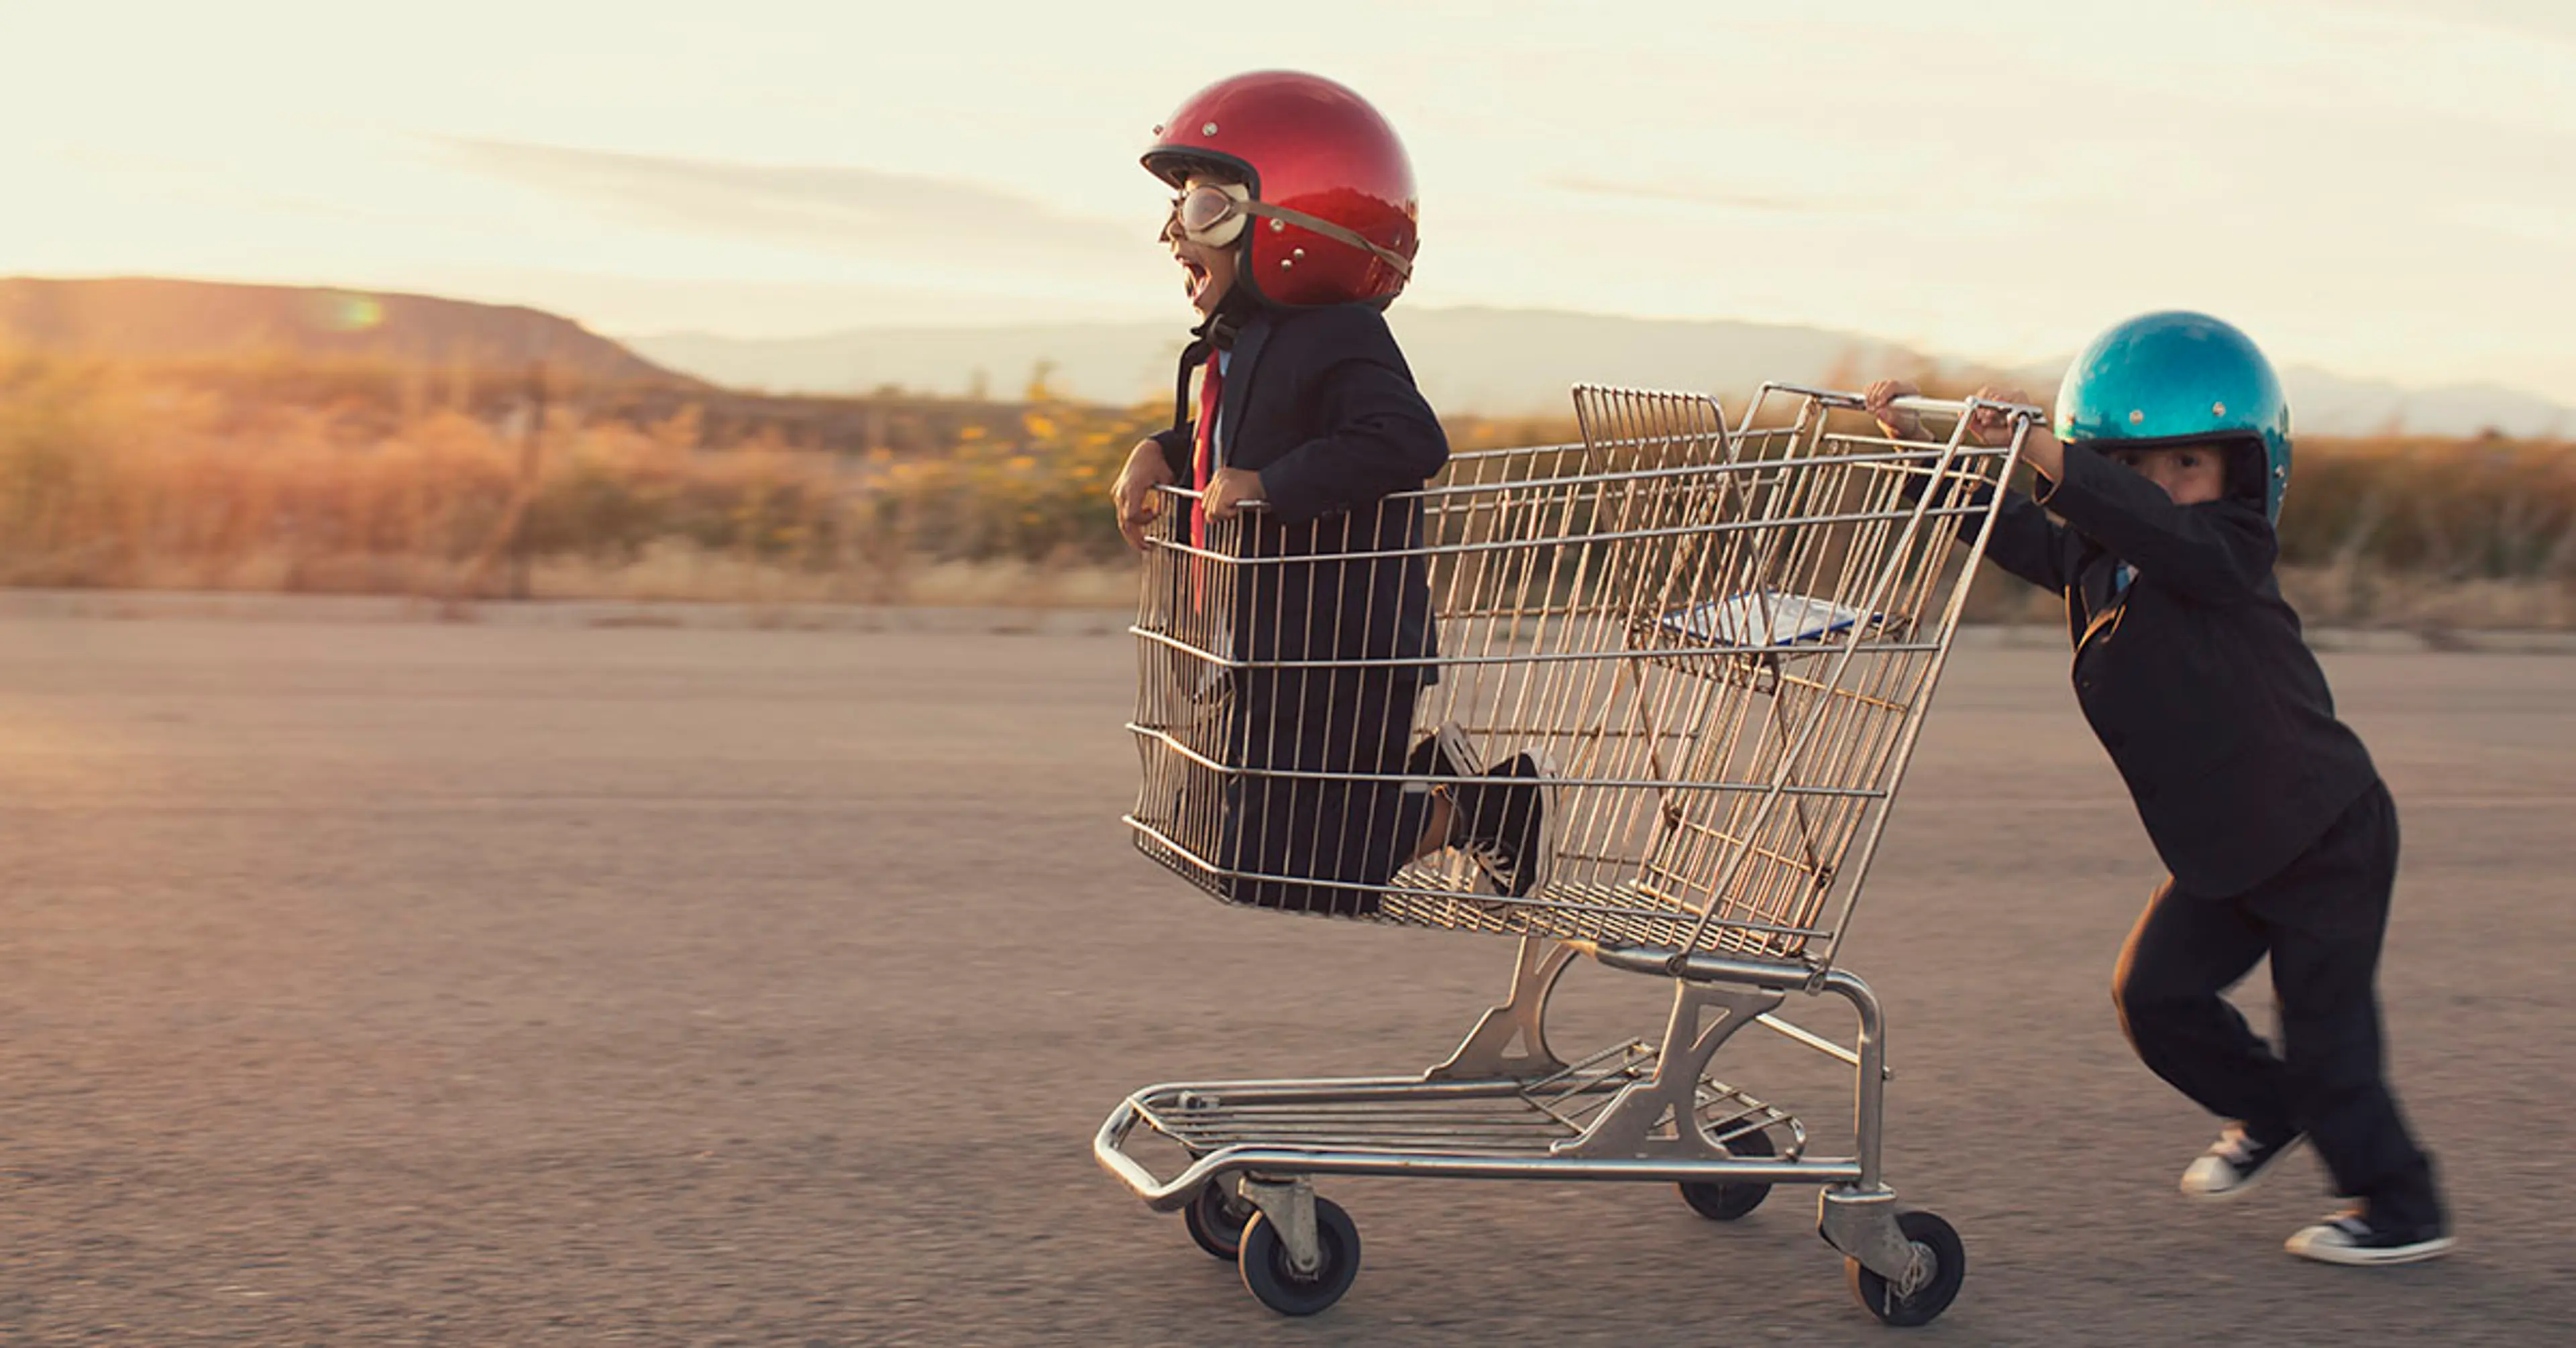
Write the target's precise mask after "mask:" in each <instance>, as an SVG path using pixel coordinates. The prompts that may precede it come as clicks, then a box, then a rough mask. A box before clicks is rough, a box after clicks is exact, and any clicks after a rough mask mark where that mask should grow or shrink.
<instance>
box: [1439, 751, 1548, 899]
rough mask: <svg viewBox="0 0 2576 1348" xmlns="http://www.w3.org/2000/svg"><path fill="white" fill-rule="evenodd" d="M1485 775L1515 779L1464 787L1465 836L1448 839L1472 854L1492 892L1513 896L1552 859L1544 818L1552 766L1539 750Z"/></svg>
mask: <svg viewBox="0 0 2576 1348" xmlns="http://www.w3.org/2000/svg"><path fill="white" fill-rule="evenodd" d="M1487 775H1488V776H1492V777H1506V778H1514V779H1517V780H1513V781H1508V782H1481V783H1476V784H1473V785H1471V786H1469V787H1467V788H1465V793H1466V798H1465V799H1464V800H1462V802H1461V813H1462V814H1463V815H1464V817H1465V819H1466V822H1467V836H1466V837H1464V838H1460V839H1458V840H1456V842H1455V843H1454V844H1453V845H1454V846H1456V847H1457V848H1458V849H1459V850H1460V851H1462V852H1465V853H1466V854H1467V855H1468V856H1469V857H1471V858H1473V859H1474V861H1475V863H1476V865H1477V866H1478V867H1479V868H1480V869H1482V870H1483V871H1484V872H1485V876H1486V878H1487V879H1489V880H1491V881H1493V884H1494V889H1495V890H1496V892H1498V893H1501V894H1504V895H1506V896H1509V897H1511V898H1515V899H1517V898H1520V897H1522V896H1524V895H1526V894H1528V893H1529V892H1530V891H1531V890H1533V889H1535V888H1537V887H1538V883H1539V881H1541V880H1543V879H1545V878H1546V877H1547V870H1548V867H1549V865H1550V864H1551V863H1553V862H1554V861H1555V859H1556V840H1555V838H1554V836H1553V834H1552V831H1551V830H1550V828H1549V823H1550V820H1549V819H1548V815H1549V813H1550V811H1549V809H1548V796H1549V794H1550V792H1551V791H1552V790H1553V783H1554V781H1555V779H1556V771H1555V766H1554V765H1553V764H1551V763H1549V762H1548V761H1547V759H1546V758H1545V757H1543V756H1538V755H1532V754H1518V755H1515V756H1514V757H1513V758H1512V759H1511V760H1510V761H1509V762H1506V763H1503V764H1501V765H1500V766H1498V767H1496V768H1494V769H1493V771H1492V772H1490V773H1488V774H1487Z"/></svg>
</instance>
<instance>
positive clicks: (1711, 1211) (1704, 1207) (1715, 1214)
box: [1676, 1131, 1780, 1222]
mask: <svg viewBox="0 0 2576 1348" xmlns="http://www.w3.org/2000/svg"><path fill="white" fill-rule="evenodd" d="M1726 1154H1727V1155H1729V1156H1777V1155H1779V1154H1780V1153H1779V1150H1778V1149H1777V1148H1775V1147H1773V1146H1772V1145H1771V1135H1770V1134H1769V1133H1765V1132H1759V1131H1756V1132H1750V1133H1746V1134H1745V1135H1744V1136H1742V1137H1735V1138H1729V1139H1727V1142H1726ZM1676 1187H1678V1188H1679V1189H1680V1190H1681V1191H1682V1201H1683V1202H1685V1203H1688V1204H1690V1205H1691V1211H1693V1212H1696V1213H1698V1214H1699V1215H1701V1216H1702V1217H1706V1218H1707V1219H1709V1220H1710V1221H1712V1222H1731V1221H1734V1220H1735V1219H1736V1218H1738V1217H1741V1216H1743V1215H1744V1214H1746V1213H1748V1212H1751V1211H1752V1210H1754V1209H1755V1208H1758V1207H1760V1206H1762V1200H1763V1199H1766V1198H1769V1197H1770V1196H1771V1186H1770V1185H1768V1184H1744V1183H1737V1184H1718V1183H1713V1182H1707V1181H1700V1180H1683V1181H1682V1182H1681V1183H1680V1184H1679V1185H1678V1186H1676Z"/></svg>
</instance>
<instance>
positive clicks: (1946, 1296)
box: [1843, 1212, 1968, 1326]
mask: <svg viewBox="0 0 2576 1348" xmlns="http://www.w3.org/2000/svg"><path fill="white" fill-rule="evenodd" d="M1896 1229H1897V1230H1899V1231H1901V1232H1903V1233H1904V1234H1905V1238H1906V1239H1907V1240H1909V1241H1912V1242H1913V1244H1914V1249H1915V1252H1916V1253H1917V1254H1920V1255H1921V1256H1923V1258H1924V1259H1925V1260H1926V1261H1928V1263H1929V1267H1927V1268H1926V1269H1925V1270H1924V1273H1925V1277H1924V1279H1923V1285H1922V1286H1920V1287H1917V1288H1915V1289H1914V1291H1913V1293H1912V1294H1911V1295H1899V1294H1898V1292H1897V1290H1896V1284H1894V1283H1891V1282H1889V1281H1888V1280H1887V1279H1885V1278H1882V1277H1880V1276H1878V1275H1877V1274H1875V1273H1872V1272H1870V1271H1869V1270H1868V1269H1866V1268H1863V1267H1862V1266H1861V1262H1860V1261H1859V1260H1857V1259H1845V1260H1844V1261H1843V1272H1844V1274H1845V1276H1846V1277H1848V1278H1849V1279H1850V1281H1851V1290H1852V1296H1853V1297H1854V1298H1855V1299H1856V1300H1858V1301H1859V1302H1860V1304H1862V1305H1864V1306H1867V1307H1868V1308H1869V1313H1870V1314H1872V1315H1875V1316H1877V1317H1878V1318H1879V1319H1881V1320H1884V1321H1886V1322H1887V1323H1889V1324H1891V1325H1898V1326H1912V1325H1928V1324H1930V1323H1932V1321H1933V1319H1934V1318H1935V1317H1937V1316H1939V1315H1940V1314H1941V1312H1943V1311H1946V1310H1948V1309H1950V1302H1951V1301H1952V1299H1954V1298H1956V1297H1957V1296H1958V1295H1959V1284H1961V1283H1963V1282H1965V1281H1967V1279H1968V1247H1967V1246H1965V1245H1962V1244H1960V1243H1959V1233H1958V1232H1956V1231H1953V1230H1951V1229H1950V1224H1949V1223H1948V1222H1945V1221H1943V1220H1941V1219H1940V1218H1938V1217H1935V1216H1933V1215H1932V1214H1931V1213H1928V1212H1900V1213H1898V1214H1896Z"/></svg>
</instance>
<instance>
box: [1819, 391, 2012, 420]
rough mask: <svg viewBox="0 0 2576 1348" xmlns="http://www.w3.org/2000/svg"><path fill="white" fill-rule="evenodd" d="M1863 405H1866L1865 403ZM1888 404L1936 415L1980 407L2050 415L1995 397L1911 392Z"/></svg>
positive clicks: (1957, 413)
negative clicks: (1933, 394) (1943, 396)
mask: <svg viewBox="0 0 2576 1348" xmlns="http://www.w3.org/2000/svg"><path fill="white" fill-rule="evenodd" d="M1863 405H1864V406H1866V404H1865V403H1864V404H1863ZM1887 406H1888V410H1890V411H1893V412H1913V413H1917V414H1922V413H1929V414H1931V415H1933V416H1936V417H1953V418H1956V417H1964V416H1966V415H1968V414H1969V413H1970V412H1974V411H1977V410H1979V409H1988V410H1992V411H1996V412H2001V413H2003V414H2004V415H2005V416H2008V417H2028V418H2030V419H2031V420H2033V421H2043V420H2046V419H2047V417H2048V413H2047V412H2046V411H2045V410H2043V409H2041V408H2037V407H2033V406H2031V405H2030V404H2029V403H2008V402H2001V401H1998V400H1996V399H1993V398H1927V397H1924V396H1922V395H1920V394H1909V395H1908V396H1906V397H1902V398H1895V399H1891V400H1889V402H1888V404H1887Z"/></svg>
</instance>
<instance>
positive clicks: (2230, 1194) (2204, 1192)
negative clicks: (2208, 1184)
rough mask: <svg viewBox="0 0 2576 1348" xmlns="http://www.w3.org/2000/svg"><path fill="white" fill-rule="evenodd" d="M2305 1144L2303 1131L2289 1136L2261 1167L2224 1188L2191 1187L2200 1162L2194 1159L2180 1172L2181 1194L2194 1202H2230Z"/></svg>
mask: <svg viewBox="0 0 2576 1348" xmlns="http://www.w3.org/2000/svg"><path fill="white" fill-rule="evenodd" d="M2307 1144H2308V1139H2307V1135H2306V1134H2304V1133H2303V1134H2301V1135H2299V1136H2297V1137H2294V1138H2291V1139H2290V1141H2289V1144H2288V1145H2287V1146H2284V1147H2282V1148H2281V1149H2280V1150H2279V1151H2277V1152H2274V1153H2273V1154H2272V1159H2271V1160H2269V1161H2266V1162H2264V1163H2263V1168H2262V1169H2260V1170H2257V1171H2255V1172H2254V1173H2253V1174H2251V1175H2248V1176H2246V1177H2245V1178H2243V1179H2241V1180H2238V1181H2236V1182H2235V1183H2234V1184H2231V1185H2228V1186H2227V1187H2226V1188H2224V1189H2195V1188H2193V1187H2192V1183H2191V1177H2192V1175H2193V1174H2194V1173H2195V1172H2197V1171H2198V1170H2199V1169H2200V1162H2199V1161H2194V1162H2192V1163H2191V1165H2190V1166H2189V1167H2188V1168H2186V1169H2185V1170H2184V1171H2183V1172H2182V1185H2181V1187H2182V1196H2183V1197H2185V1198H2188V1199H2190V1200H2191V1201H2193V1202H2195V1203H2232V1202H2234V1201H2236V1200H2237V1199H2240V1198H2243V1197H2244V1196H2245V1195H2246V1194H2247V1193H2249V1192H2251V1191H2252V1190H2253V1188H2254V1186H2255V1185H2258V1184H2261V1183H2262V1182H2263V1179H2264V1177H2265V1176H2267V1175H2269V1174H2271V1173H2272V1172H2273V1171H2275V1170H2278V1169H2280V1168H2281V1162H2282V1160H2283V1159H2284V1158H2286V1157H2287V1156H2289V1154H2290V1153H2292V1152H2294V1151H2297V1150H2298V1149H2299V1148H2301V1147H2304V1146H2306V1145H2307ZM2204 1159H2206V1158H2204Z"/></svg>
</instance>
